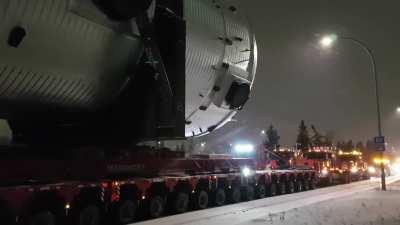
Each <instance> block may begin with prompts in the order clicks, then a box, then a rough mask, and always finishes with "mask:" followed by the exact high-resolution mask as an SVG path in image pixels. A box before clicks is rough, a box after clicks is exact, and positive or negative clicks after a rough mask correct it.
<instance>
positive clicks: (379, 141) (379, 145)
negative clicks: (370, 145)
mask: <svg viewBox="0 0 400 225" xmlns="http://www.w3.org/2000/svg"><path fill="white" fill-rule="evenodd" d="M374 143H375V150H376V151H379V152H383V151H385V147H386V146H385V137H384V136H378V137H375V138H374Z"/></svg>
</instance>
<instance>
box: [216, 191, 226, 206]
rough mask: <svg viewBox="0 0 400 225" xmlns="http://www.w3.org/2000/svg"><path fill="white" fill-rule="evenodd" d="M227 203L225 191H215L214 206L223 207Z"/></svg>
mask: <svg viewBox="0 0 400 225" xmlns="http://www.w3.org/2000/svg"><path fill="white" fill-rule="evenodd" d="M225 201H226V194H225V191H224V190H223V189H222V188H218V189H217V190H216V191H215V195H214V204H215V205H216V206H222V205H224V204H225Z"/></svg>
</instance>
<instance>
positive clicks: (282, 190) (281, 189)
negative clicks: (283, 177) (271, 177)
mask: <svg viewBox="0 0 400 225" xmlns="http://www.w3.org/2000/svg"><path fill="white" fill-rule="evenodd" d="M279 194H281V195H284V194H286V184H285V182H280V183H279Z"/></svg>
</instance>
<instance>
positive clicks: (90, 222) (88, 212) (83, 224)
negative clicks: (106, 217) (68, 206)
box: [77, 204, 101, 225]
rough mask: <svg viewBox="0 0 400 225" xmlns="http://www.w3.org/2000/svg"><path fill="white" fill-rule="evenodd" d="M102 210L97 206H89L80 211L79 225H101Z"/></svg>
mask: <svg viewBox="0 0 400 225" xmlns="http://www.w3.org/2000/svg"><path fill="white" fill-rule="evenodd" d="M100 217H101V213H100V208H99V207H98V206H97V205H95V204H89V205H86V206H84V207H82V208H81V210H80V211H79V217H78V224H77V225H99V224H100Z"/></svg>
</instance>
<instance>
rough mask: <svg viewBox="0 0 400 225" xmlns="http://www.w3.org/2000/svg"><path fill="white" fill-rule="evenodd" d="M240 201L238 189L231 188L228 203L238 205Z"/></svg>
mask: <svg viewBox="0 0 400 225" xmlns="http://www.w3.org/2000/svg"><path fill="white" fill-rule="evenodd" d="M240 200H241V193H240V188H237V187H232V189H231V190H230V193H229V202H230V203H238V202H240Z"/></svg>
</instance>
